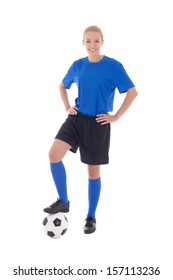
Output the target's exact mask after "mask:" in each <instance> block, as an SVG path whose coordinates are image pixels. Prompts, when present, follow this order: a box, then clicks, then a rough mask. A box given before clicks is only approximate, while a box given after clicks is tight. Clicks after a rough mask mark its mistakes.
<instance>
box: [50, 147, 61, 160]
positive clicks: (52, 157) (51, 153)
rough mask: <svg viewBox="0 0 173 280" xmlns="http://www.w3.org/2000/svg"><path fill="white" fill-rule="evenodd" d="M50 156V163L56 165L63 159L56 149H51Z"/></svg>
mask: <svg viewBox="0 0 173 280" xmlns="http://www.w3.org/2000/svg"><path fill="white" fill-rule="evenodd" d="M48 156H49V161H50V162H51V163H56V162H59V161H61V158H60V157H59V155H58V154H57V153H55V150H54V149H50V151H49V154H48Z"/></svg>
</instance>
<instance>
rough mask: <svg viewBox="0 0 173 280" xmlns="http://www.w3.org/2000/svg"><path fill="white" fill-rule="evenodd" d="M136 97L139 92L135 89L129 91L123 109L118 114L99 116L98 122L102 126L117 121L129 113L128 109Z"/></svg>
mask: <svg viewBox="0 0 173 280" xmlns="http://www.w3.org/2000/svg"><path fill="white" fill-rule="evenodd" d="M136 96H137V91H136V88H135V87H133V88H130V89H128V90H127V94H126V97H125V99H124V102H123V103H122V105H121V107H120V108H119V109H118V111H117V112H116V114H115V115H109V114H100V115H98V116H97V118H96V121H97V122H101V124H107V123H110V122H115V121H117V120H118V119H119V118H120V117H121V116H122V115H123V114H124V113H125V112H126V111H127V109H128V108H129V107H130V105H131V104H132V102H133V101H134V99H135V98H136Z"/></svg>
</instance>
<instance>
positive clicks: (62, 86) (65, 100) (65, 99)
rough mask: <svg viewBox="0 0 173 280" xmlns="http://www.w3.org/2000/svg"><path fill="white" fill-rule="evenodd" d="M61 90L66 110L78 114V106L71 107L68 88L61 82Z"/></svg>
mask: <svg viewBox="0 0 173 280" xmlns="http://www.w3.org/2000/svg"><path fill="white" fill-rule="evenodd" d="M59 91H60V95H61V98H62V101H63V103H64V107H65V110H66V111H67V112H68V113H69V114H72V115H76V114H77V112H76V110H77V108H76V107H71V105H70V103H69V100H68V94H67V90H66V88H65V87H64V85H63V83H60V86H59ZM75 108H76V110H75Z"/></svg>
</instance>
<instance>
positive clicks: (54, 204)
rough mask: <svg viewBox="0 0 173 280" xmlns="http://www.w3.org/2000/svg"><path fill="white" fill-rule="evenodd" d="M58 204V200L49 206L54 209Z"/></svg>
mask: <svg viewBox="0 0 173 280" xmlns="http://www.w3.org/2000/svg"><path fill="white" fill-rule="evenodd" d="M59 203H60V200H57V201H55V202H53V203H52V204H51V207H52V208H54V207H56V206H57V205H58V204H59Z"/></svg>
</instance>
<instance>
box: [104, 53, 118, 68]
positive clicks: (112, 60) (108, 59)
mask: <svg viewBox="0 0 173 280" xmlns="http://www.w3.org/2000/svg"><path fill="white" fill-rule="evenodd" d="M104 59H105V62H107V63H109V64H110V65H112V66H114V67H122V63H121V62H120V61H118V60H116V59H115V58H112V57H109V56H105V57H104Z"/></svg>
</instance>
